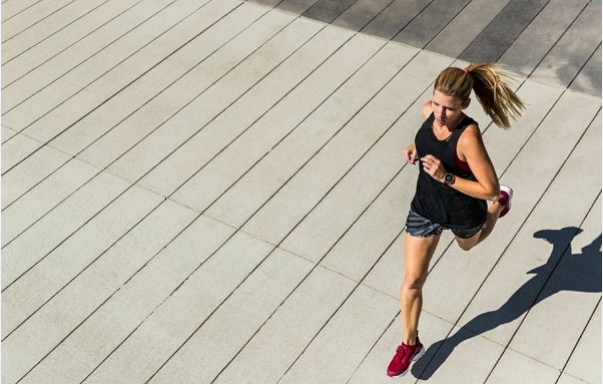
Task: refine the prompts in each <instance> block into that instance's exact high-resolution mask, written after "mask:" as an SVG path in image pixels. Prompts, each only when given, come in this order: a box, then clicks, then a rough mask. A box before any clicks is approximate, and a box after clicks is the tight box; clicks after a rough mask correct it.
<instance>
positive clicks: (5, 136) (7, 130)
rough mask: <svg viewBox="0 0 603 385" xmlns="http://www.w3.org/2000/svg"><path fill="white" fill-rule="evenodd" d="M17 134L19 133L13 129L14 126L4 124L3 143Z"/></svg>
mask: <svg viewBox="0 0 603 385" xmlns="http://www.w3.org/2000/svg"><path fill="white" fill-rule="evenodd" d="M15 135H17V131H15V130H13V129H12V128H9V127H6V126H5V125H2V144H4V142H6V141H7V140H9V139H10V138H12V137H13V136H15Z"/></svg>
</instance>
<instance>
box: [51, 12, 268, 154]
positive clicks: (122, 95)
mask: <svg viewBox="0 0 603 385" xmlns="http://www.w3.org/2000/svg"><path fill="white" fill-rule="evenodd" d="M250 8H251V9H250ZM266 12H267V10H266V9H261V8H257V7H250V6H249V4H243V5H242V6H241V7H238V8H236V9H234V10H233V11H232V12H231V13H229V14H227V15H226V16H224V17H223V18H222V19H220V20H219V21H218V22H216V23H215V24H213V25H211V27H209V28H207V29H206V30H205V31H203V33H201V34H200V35H199V36H197V37H195V38H194V39H193V40H192V41H190V42H188V43H187V44H186V45H184V46H183V47H182V48H180V49H178V51H176V52H174V53H173V54H171V55H170V56H168V57H167V58H166V59H165V60H163V61H161V62H160V63H159V64H157V65H156V66H155V67H153V68H152V69H151V70H149V71H148V72H146V73H144V74H143V75H142V76H141V77H140V78H138V79H136V80H135V81H134V82H133V83H131V84H130V85H129V86H128V87H127V88H126V89H124V90H123V91H121V92H119V93H118V94H117V95H115V96H114V97H112V98H111V99H109V100H107V102H105V103H103V105H102V106H100V107H99V108H96V109H95V110H94V111H92V112H91V113H89V114H87V115H86V116H85V117H84V118H82V119H81V120H79V121H78V122H77V123H75V124H74V125H72V126H70V127H69V129H68V130H67V131H64V132H63V133H61V134H60V135H59V136H58V137H56V138H55V139H53V140H52V142H51V143H52V145H53V146H54V147H56V148H58V149H61V150H63V151H65V152H67V153H68V154H73V155H76V154H78V153H79V152H80V151H82V150H83V149H85V148H86V147H88V146H90V145H91V144H92V143H94V142H95V141H96V140H97V139H98V138H100V137H101V136H103V135H104V134H106V133H107V131H109V130H111V129H112V128H113V127H115V125H117V124H119V123H120V122H122V121H123V120H124V119H126V118H127V117H129V116H130V115H132V111H138V110H139V109H140V108H142V107H143V106H145V105H147V103H148V102H149V101H150V100H153V99H155V98H156V96H157V94H159V93H160V92H163V91H165V90H166V89H167V88H168V87H175V88H176V89H178V90H179V91H180V92H181V93H182V94H183V97H184V98H185V100H186V101H187V102H188V101H190V99H189V97H190V98H191V99H192V98H194V96H190V94H189V93H187V92H185V90H186V87H185V86H184V84H192V83H197V80H196V79H194V78H192V76H194V75H195V73H193V72H192V71H194V70H195V69H197V71H196V73H199V72H200V71H199V70H205V71H207V72H212V73H213V72H214V71H212V69H211V68H209V70H208V69H207V68H202V69H201V68H198V65H199V63H201V62H203V61H204V60H205V59H206V58H208V57H209V56H210V55H212V54H214V52H215V51H216V50H218V49H219V48H220V47H221V46H222V45H223V44H225V43H226V42H228V41H229V40H230V39H231V38H233V37H234V36H236V35H237V33H239V32H240V31H241V30H244V29H245V28H246V27H247V26H249V25H250V24H252V23H253V22H254V21H255V20H256V19H257V18H258V17H260V16H261V15H263V14H264V13H266ZM277 31H278V30H276V31H274V32H273V31H268V34H270V33H276V32H277ZM250 33H251V32H250ZM264 36H265V33H264V34H261V33H258V34H257V37H256V39H257V40H259V41H260V42H262V41H263V40H264V39H263V38H264ZM250 43H251V44H249V48H248V49H249V50H253V48H254V45H255V44H254V42H250ZM260 44H261V43H260ZM240 51H241V52H240V53H239V55H241V56H243V57H244V56H245V55H246V51H245V50H242V49H241V50H240ZM216 57H219V56H218V54H216ZM235 60H236V59H235ZM228 67H229V66H228V64H227V65H225V66H224V67H223V70H224V71H225V72H226V71H227V70H228ZM216 72H217V71H216ZM216 75H217V76H219V72H217V73H216ZM178 82H180V83H178ZM176 83H178V84H176ZM201 85H203V83H201ZM189 88H192V89H193V91H192V92H191V93H193V95H196V93H194V92H195V91H196V89H195V87H189ZM174 99H176V100H174V104H175V105H178V102H177V100H178V99H177V98H174ZM162 101H163V102H164V105H163V108H160V110H161V111H164V110H168V109H169V107H168V106H171V105H172V103H166V99H163V100H162ZM156 106H157V103H155V107H156ZM92 127H93V128H92Z"/></svg>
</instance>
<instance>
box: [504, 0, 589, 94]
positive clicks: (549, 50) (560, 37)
mask: <svg viewBox="0 0 603 385" xmlns="http://www.w3.org/2000/svg"><path fill="white" fill-rule="evenodd" d="M586 7H588V2H587V3H586V4H585V5H584V7H583V8H582V10H581V11H580V12H578V15H576V17H575V18H574V20H572V22H571V23H570V24H569V25H568V26H567V28H566V29H565V31H563V33H562V34H561V36H559V38H558V39H557V41H556V42H555V44H553V45H552V46H551V47H550V48H549V49H548V51H547V52H546V53H545V54H544V55H543V56H542V58H541V59H540V60H539V61H538V63H537V64H536V65H535V66H534V68H532V70H531V71H530V73H529V74H528V76H527V77H528V78H529V77H531V76H532V75H533V74H534V72H535V71H536V69H537V68H538V67H539V66H540V64H542V62H543V61H544V59H545V58H546V57H547V56H548V55H549V54H550V53H551V51H552V50H553V49H554V48H555V47H556V46H557V43H559V41H561V39H563V37H564V36H565V34H566V33H567V32H568V31H569V30H570V29H571V28H572V26H573V25H574V23H575V22H576V20H578V18H580V15H582V13H583V12H584V10H585V9H586ZM595 51H596V49H595ZM505 52H506V51H505ZM501 57H502V56H501ZM587 62H588V61H587ZM585 64H586V63H585ZM578 73H580V71H578ZM542 83H543V84H547V83H545V82H542ZM570 83H571V82H570ZM547 85H548V84H547ZM554 85H555V86H557V87H559V88H563V87H560V86H559V85H558V84H554ZM565 88H569V85H568V86H566V87H565Z"/></svg>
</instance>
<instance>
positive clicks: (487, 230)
mask: <svg viewBox="0 0 603 385" xmlns="http://www.w3.org/2000/svg"><path fill="white" fill-rule="evenodd" d="M503 208H504V206H503V205H501V204H500V203H498V201H497V202H494V203H492V204H491V205H490V207H489V208H488V217H487V219H486V227H484V228H483V229H482V230H480V231H478V232H477V234H475V235H474V236H472V237H471V238H461V237H459V236H457V237H456V242H457V243H458V244H459V246H460V247H461V249H463V250H465V251H468V250H471V249H472V248H474V247H475V246H477V245H478V244H479V243H480V242H482V241H483V240H484V239H486V238H487V237H488V235H490V234H491V233H492V230H494V226H495V225H496V222H497V221H498V217H499V215H500V212H501V211H502V209H503Z"/></svg>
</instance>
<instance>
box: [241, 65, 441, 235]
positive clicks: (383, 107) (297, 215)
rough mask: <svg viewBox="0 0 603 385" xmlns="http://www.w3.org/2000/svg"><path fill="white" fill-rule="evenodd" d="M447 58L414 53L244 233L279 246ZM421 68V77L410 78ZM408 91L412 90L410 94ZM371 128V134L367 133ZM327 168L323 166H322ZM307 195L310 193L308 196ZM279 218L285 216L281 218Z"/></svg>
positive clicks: (427, 82)
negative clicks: (413, 56)
mask: <svg viewBox="0 0 603 385" xmlns="http://www.w3.org/2000/svg"><path fill="white" fill-rule="evenodd" d="M445 62H448V59H446V58H443V57H439V56H435V55H429V54H419V55H418V56H416V57H415V58H414V59H413V61H412V62H411V63H410V64H409V65H408V66H406V67H405V68H404V70H403V71H402V72H400V73H399V74H398V75H397V76H396V78H395V79H394V80H393V81H392V82H390V83H388V85H387V86H386V87H385V88H384V89H383V90H382V91H381V92H380V93H379V95H378V96H377V97H375V98H374V99H372V100H371V102H370V103H369V104H368V105H367V106H366V107H365V108H364V109H363V110H362V111H361V112H360V113H359V114H358V115H356V116H355V118H354V119H353V120H352V121H351V122H350V123H348V125H347V126H346V129H344V130H342V131H341V132H340V133H339V134H338V135H337V136H336V137H335V138H334V139H333V140H332V141H331V142H330V143H329V146H328V147H325V149H324V150H323V151H321V152H320V153H319V155H318V156H316V157H314V158H313V159H312V161H311V162H310V163H308V164H306V165H305V167H304V169H303V170H302V172H300V173H298V174H297V175H296V176H295V178H293V179H292V180H291V181H289V182H288V183H287V185H285V187H284V188H283V189H281V190H280V191H279V192H278V193H277V194H276V195H275V196H274V197H272V198H271V200H270V201H269V202H268V204H266V205H264V206H263V207H262V208H261V209H260V210H259V211H258V212H257V213H256V214H255V215H254V216H253V217H252V218H251V219H250V220H249V221H248V222H247V223H246V224H245V226H244V227H243V229H244V231H246V232H249V233H251V234H254V235H256V236H258V237H259V238H261V239H265V240H268V241H269V242H279V241H281V240H282V239H283V238H284V237H285V236H286V235H287V233H288V232H289V231H291V229H292V228H293V227H294V226H295V225H296V224H297V222H299V221H300V220H301V219H303V217H304V216H305V215H306V214H307V213H308V212H309V211H310V210H311V209H312V208H313V207H314V206H315V205H316V204H317V203H318V202H319V201H320V200H321V199H322V197H323V196H324V195H325V194H326V193H327V192H328V191H329V190H330V189H331V188H332V187H333V186H334V184H335V183H337V182H338V180H339V179H340V178H341V177H342V176H343V175H345V173H347V171H348V170H349V168H350V167H349V165H350V164H354V163H355V162H356V161H357V160H358V159H359V158H361V157H362V156H363V154H364V153H365V152H366V151H367V150H368V149H369V148H370V146H371V144H372V143H373V142H374V141H375V140H376V139H378V138H379V137H380V136H381V135H382V134H383V133H384V132H385V131H387V130H388V128H390V127H391V125H392V124H393V123H394V122H395V120H396V119H397V118H398V117H399V116H400V111H401V110H402V111H403V109H404V107H405V106H408V105H410V104H411V103H413V102H414V100H415V96H414V94H415V92H417V91H418V92H423V91H424V90H425V88H426V87H427V86H428V85H429V84H430V82H431V80H432V77H433V76H435V75H434V74H433V73H432V72H431V71H433V72H435V71H437V68H441V66H445V64H444V63H445ZM418 66H420V67H421V68H422V69H424V70H425V74H424V75H423V76H421V77H420V78H417V77H416V76H409V74H414V73H415V68H417V67H418ZM411 90H412V91H411ZM367 128H370V129H371V131H367ZM327 163H328V164H329V166H328V167H325V165H326V164H327ZM310 190H311V191H310ZM283 213H286V214H285V215H283Z"/></svg>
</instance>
